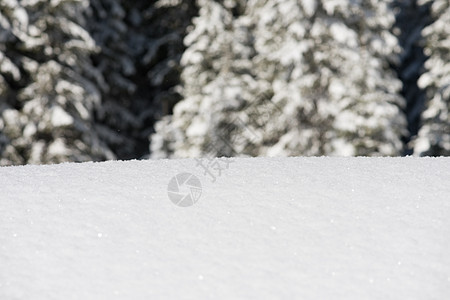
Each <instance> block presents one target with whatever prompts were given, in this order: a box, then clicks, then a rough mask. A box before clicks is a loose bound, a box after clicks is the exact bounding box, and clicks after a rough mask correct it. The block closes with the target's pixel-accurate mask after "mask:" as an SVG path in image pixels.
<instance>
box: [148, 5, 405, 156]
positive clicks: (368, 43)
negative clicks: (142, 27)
mask: <svg viewBox="0 0 450 300" xmlns="http://www.w3.org/2000/svg"><path fill="white" fill-rule="evenodd" d="M227 2H228V1H224V2H223V3H222V2H218V1H211V0H201V1H199V7H201V10H200V15H199V17H198V18H197V19H195V21H194V24H195V28H194V30H193V31H192V32H191V33H190V34H189V35H188V36H187V38H186V39H185V42H186V44H187V46H188V49H187V50H186V52H185V53H184V55H183V59H182V66H183V67H184V69H183V73H182V79H183V84H184V85H183V90H182V94H183V96H184V98H185V99H184V100H183V101H181V102H180V103H179V104H178V105H177V106H176V107H175V110H174V115H173V116H171V117H167V118H165V119H164V120H162V121H161V122H159V123H158V124H157V126H156V131H157V133H156V134H155V135H154V136H153V144H152V150H153V151H154V157H161V156H176V157H180V156H181V157H183V156H202V155H206V154H212V155H252V156H256V155H325V154H326V155H398V154H400V153H401V151H402V147H403V145H402V142H401V136H402V135H404V134H406V133H405V128H406V122H405V119H404V117H403V115H402V113H401V107H402V106H403V105H404V101H403V99H402V98H401V97H400V96H399V95H398V92H399V90H400V88H401V83H400V82H399V81H398V80H397V79H396V78H395V75H394V74H393V73H392V72H391V71H390V68H389V63H390V62H392V61H393V60H395V59H396V57H397V53H398V50H399V47H398V42H397V39H396V38H395V37H394V36H393V35H392V34H391V33H390V32H389V30H390V29H391V27H392V25H393V23H394V20H395V18H394V15H393V13H392V11H390V10H389V9H388V5H387V4H388V3H386V2H379V1H361V2H360V1H357V2H350V1H314V0H311V1H307V0H305V1H295V0H269V1H263V0H253V1H247V2H243V3H242V4H241V5H240V6H239V7H238V9H236V8H234V9H232V7H230V6H227V5H226V3H227Z"/></svg>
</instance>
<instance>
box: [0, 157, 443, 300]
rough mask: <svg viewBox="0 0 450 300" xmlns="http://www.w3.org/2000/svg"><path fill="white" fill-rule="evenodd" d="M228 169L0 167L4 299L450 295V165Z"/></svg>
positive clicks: (180, 164)
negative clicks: (181, 183)
mask: <svg viewBox="0 0 450 300" xmlns="http://www.w3.org/2000/svg"><path fill="white" fill-rule="evenodd" d="M199 162H201V163H199ZM219 162H220V163H222V164H223V162H224V159H212V160H207V159H204V160H203V161H196V160H193V159H192V160H191V159H186V160H149V161H127V162H121V161H111V162H103V163H82V164H73V163H70V164H60V165H47V166H31V165H28V166H21V167H3V168H0V182H1V190H0V195H1V199H0V299H46V300H48V299H217V298H219V299H250V298H252V299H261V298H262V299H267V298H276V299H292V298H296V299H445V298H446V297H448V296H449V295H450V255H449V254H450V202H449V201H448V200H449V198H450V197H449V196H450V185H449V182H450V159H448V158H233V160H232V161H228V163H229V165H228V168H222V169H220V168H215V169H207V168H202V167H201V166H199V165H203V166H206V165H207V166H209V165H211V164H216V165H218V163H219ZM206 169H207V170H208V171H209V173H207V172H206V171H205V170H206ZM182 172H188V173H192V174H193V175H195V176H196V177H197V178H198V179H199V180H200V181H201V184H202V194H201V197H200V199H199V201H198V202H197V203H195V204H194V205H193V206H190V207H179V206H176V205H174V204H173V203H172V202H171V201H170V200H169V197H168V193H167V188H168V183H169V181H170V180H171V178H172V177H173V176H175V175H177V174H179V173H182ZM218 172H220V173H218ZM212 174H215V176H214V177H213V176H211V175H212ZM214 178H215V180H214ZM213 180H214V182H213Z"/></svg>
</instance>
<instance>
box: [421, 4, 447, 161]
mask: <svg viewBox="0 0 450 300" xmlns="http://www.w3.org/2000/svg"><path fill="white" fill-rule="evenodd" d="M423 2H425V5H426V3H428V2H429V1H423ZM431 11H432V15H433V18H434V20H435V21H434V22H433V23H432V24H430V25H429V26H427V27H426V28H425V29H424V30H423V36H424V38H425V41H426V45H425V54H426V55H427V56H429V59H428V60H427V62H426V63H425V67H426V69H427V71H426V72H425V73H424V74H423V75H422V76H421V77H420V79H419V86H420V87H421V88H424V89H426V92H427V104H426V107H427V108H426V110H425V111H424V112H423V114H422V127H421V128H420V131H419V134H418V138H417V139H416V140H415V141H414V145H415V146H414V154H415V155H421V156H425V155H427V156H428V155H429V156H440V155H443V156H449V155H450V27H449V24H450V3H449V1H448V0H436V1H433V2H432V6H431Z"/></svg>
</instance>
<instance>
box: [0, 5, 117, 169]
mask: <svg viewBox="0 0 450 300" xmlns="http://www.w3.org/2000/svg"><path fill="white" fill-rule="evenodd" d="M1 8H2V21H3V22H2V23H4V26H5V27H7V29H9V33H8V36H9V38H10V39H11V42H10V43H8V44H6V45H4V46H3V47H4V49H5V50H4V51H5V53H7V54H10V55H11V56H12V57H11V58H10V61H12V62H13V63H14V64H15V65H16V66H17V69H14V70H15V71H13V72H14V73H11V71H10V73H11V74H12V75H13V77H14V76H15V78H13V80H10V81H9V85H8V87H7V89H9V91H10V93H12V94H14V99H13V98H11V97H10V98H9V99H10V100H9V103H8V102H7V104H6V106H5V105H3V106H4V108H3V109H2V110H3V111H2V121H3V124H2V125H3V130H2V131H3V133H4V137H6V140H7V141H9V143H8V142H7V143H5V144H8V145H7V146H4V147H3V148H2V151H1V152H2V157H3V158H2V164H22V163H54V162H61V161H83V160H92V159H94V160H100V159H106V158H114V157H115V156H114V155H113V154H112V152H111V151H110V150H109V149H108V148H107V147H106V146H105V145H104V144H103V143H101V141H100V140H99V139H98V136H97V135H96V133H95V130H93V127H94V126H93V125H94V124H93V121H94V115H93V113H94V110H95V108H96V107H98V106H99V105H100V104H101V103H100V102H101V98H100V93H99V91H98V89H97V87H96V86H97V84H96V76H98V74H97V72H96V71H95V68H94V67H93V66H92V63H91V61H90V55H91V54H92V53H94V52H95V51H98V49H97V47H96V45H95V42H94V41H93V40H92V38H91V37H90V35H89V33H88V32H87V31H86V30H85V29H84V28H85V27H86V19H85V18H84V12H85V11H86V10H87V8H88V1H70V0H65V1H51V2H48V1H39V0H37V1H16V0H8V1H2V2H1ZM4 57H7V56H5V55H4ZM5 61H6V62H7V60H3V62H2V65H3V64H4V62H5ZM12 70H13V69H12ZM15 82H19V84H18V85H17V84H15Z"/></svg>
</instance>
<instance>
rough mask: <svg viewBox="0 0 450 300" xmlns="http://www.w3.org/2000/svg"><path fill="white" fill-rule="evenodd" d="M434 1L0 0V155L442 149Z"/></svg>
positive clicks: (442, 50)
mask: <svg viewBox="0 0 450 300" xmlns="http://www.w3.org/2000/svg"><path fill="white" fill-rule="evenodd" d="M449 22H450V8H449V3H448V1H445V0H436V1H427V0H420V1H415V0H395V1H394V0H392V1H391V0H384V1H375V0H370V1H349V0H342V1H331V0H322V1H319V0H301V1H297V0H249V1H243V0H242V1H240V0H236V1H235V0H220V1H219V0H197V1H195V0H186V1H181V0H159V1H144V0H140V1H132V2H130V1H125V0H108V1H107V0H76V1H74V0H52V1H43V0H4V1H1V2H0V164H1V165H11V164H27V163H58V162H64V161H87V160H96V161H99V160H106V159H130V158H145V157H149V156H150V157H153V158H162V157H195V156H241V155H244V156H265V155H269V156H276V155H282V156H286V155H345V156H349V155H368V156H380V155H388V156H393V155H403V154H410V153H414V154H415V155H449V153H450V125H449V105H450V104H449V103H450V69H449V66H450V65H449V53H450V51H449V50H450V44H449V29H448V28H447V27H448V26H446V24H449Z"/></svg>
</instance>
